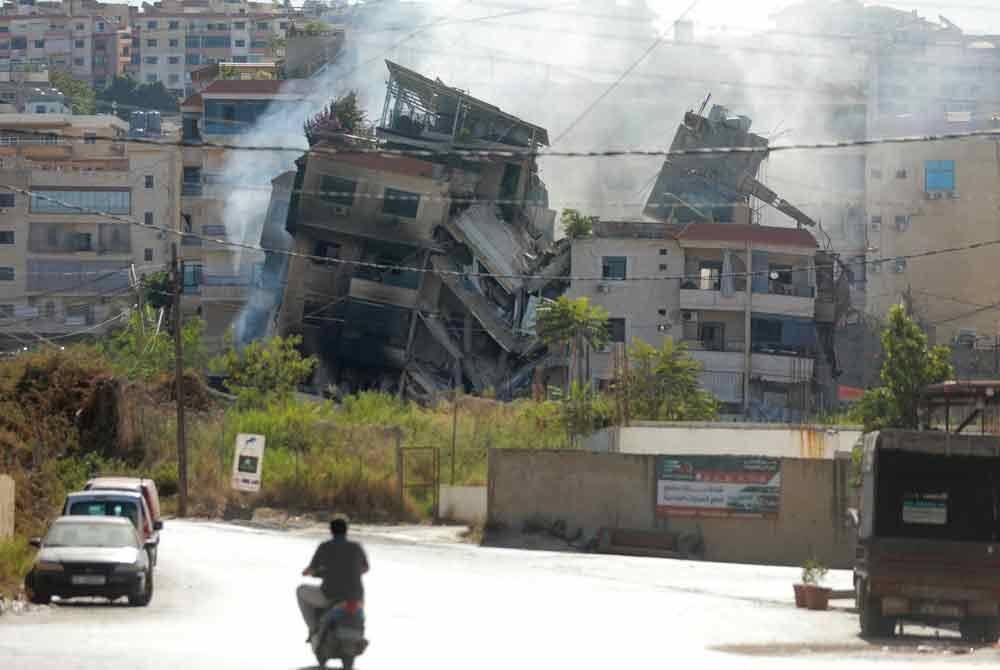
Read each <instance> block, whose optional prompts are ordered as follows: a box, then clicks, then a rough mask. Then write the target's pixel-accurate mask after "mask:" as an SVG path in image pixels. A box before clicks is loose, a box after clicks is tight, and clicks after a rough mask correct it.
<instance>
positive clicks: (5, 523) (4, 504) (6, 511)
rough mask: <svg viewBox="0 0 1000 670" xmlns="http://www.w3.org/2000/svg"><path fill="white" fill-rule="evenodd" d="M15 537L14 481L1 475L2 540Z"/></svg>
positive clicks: (0, 533)
mask: <svg viewBox="0 0 1000 670" xmlns="http://www.w3.org/2000/svg"><path fill="white" fill-rule="evenodd" d="M13 536H14V480H13V479H11V478H10V477H9V476H7V475H0V540H5V539H7V538H10V537H13Z"/></svg>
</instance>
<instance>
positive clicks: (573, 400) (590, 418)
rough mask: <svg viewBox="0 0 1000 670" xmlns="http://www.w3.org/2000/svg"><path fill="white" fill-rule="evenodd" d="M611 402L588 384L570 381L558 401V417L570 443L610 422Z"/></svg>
mask: <svg viewBox="0 0 1000 670" xmlns="http://www.w3.org/2000/svg"><path fill="white" fill-rule="evenodd" d="M612 413H613V412H612V408H611V403H609V402H608V400H607V398H605V397H604V396H603V395H601V394H600V393H599V392H597V391H596V390H595V389H594V388H593V387H592V386H591V385H590V384H583V385H581V384H578V383H576V382H574V383H572V384H571V385H570V388H569V393H568V394H567V395H566V398H565V399H564V400H563V401H562V403H560V418H561V419H562V423H563V426H564V427H565V429H566V434H567V435H568V436H569V439H570V443H576V441H577V440H578V439H579V438H580V437H585V436H587V435H590V434H591V433H593V432H594V431H595V430H598V429H600V428H603V427H605V426H607V425H609V424H610V422H611V417H612Z"/></svg>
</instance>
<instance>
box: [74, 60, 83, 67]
mask: <svg viewBox="0 0 1000 670" xmlns="http://www.w3.org/2000/svg"><path fill="white" fill-rule="evenodd" d="M83 63H84V60H83V59H82V58H74V59H73V65H75V66H77V67H83Z"/></svg>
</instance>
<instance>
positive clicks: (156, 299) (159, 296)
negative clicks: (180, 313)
mask: <svg viewBox="0 0 1000 670" xmlns="http://www.w3.org/2000/svg"><path fill="white" fill-rule="evenodd" d="M142 290H143V299H144V300H145V301H146V304H147V305H149V306H150V307H152V308H153V309H161V308H163V309H167V310H169V309H170V308H171V307H172V306H173V304H174V300H173V290H174V287H173V282H171V281H170V273H169V272H167V271H166V270H161V271H160V272H152V273H150V274H148V275H146V276H144V277H143V278H142Z"/></svg>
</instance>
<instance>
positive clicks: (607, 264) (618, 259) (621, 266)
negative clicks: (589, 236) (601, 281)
mask: <svg viewBox="0 0 1000 670" xmlns="http://www.w3.org/2000/svg"><path fill="white" fill-rule="evenodd" d="M627 265H628V261H627V259H626V258H625V257H624V256H604V257H603V258H602V259H601V276H602V277H604V278H605V279H616V280H617V279H625V274H626V272H625V268H626V266H627Z"/></svg>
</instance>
